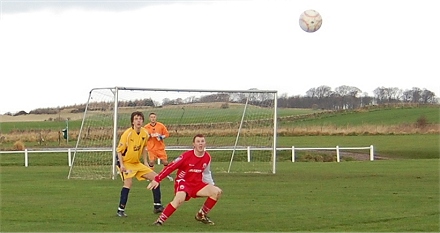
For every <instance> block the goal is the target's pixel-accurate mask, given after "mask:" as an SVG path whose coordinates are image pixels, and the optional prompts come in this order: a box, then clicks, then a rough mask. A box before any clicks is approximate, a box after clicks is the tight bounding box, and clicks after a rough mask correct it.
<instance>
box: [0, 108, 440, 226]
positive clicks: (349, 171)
mask: <svg viewBox="0 0 440 233" xmlns="http://www.w3.org/2000/svg"><path fill="white" fill-rule="evenodd" d="M382 110H383V111H382ZM306 113H312V111H311V110H303V112H302V113H300V112H296V113H292V112H289V110H281V113H280V114H279V116H289V114H306ZM439 113H440V112H439V108H438V107H437V108H425V107H422V108H388V109H379V110H374V111H368V112H348V113H339V114H337V115H332V114H330V115H319V116H320V117H315V118H313V117H312V118H309V119H302V120H299V121H292V122H285V121H282V123H280V126H281V127H295V126H302V125H310V126H320V125H335V126H338V127H350V126H356V125H363V124H368V125H396V124H397V125H400V124H414V123H415V122H416V121H417V119H418V118H420V117H421V116H424V117H426V119H427V121H428V123H429V124H439V121H440V117H439V116H440V114H439ZM63 124H64V122H27V123H25V122H9V123H1V124H0V130H2V131H3V132H7V131H9V130H33V129H39V128H41V129H51V128H55V129H59V128H62V127H63ZM79 125H80V121H72V122H71V123H69V127H72V128H79ZM170 139H172V138H170ZM180 139H181V140H184V138H180ZM208 142H209V141H208ZM187 143H189V142H187ZM73 144H74V142H72V145H73ZM208 144H209V143H208ZM369 145H373V146H374V149H375V155H376V156H380V157H382V158H385V159H383V160H382V159H381V160H376V161H343V162H341V163H336V162H295V163H292V162H289V160H290V157H291V152H290V151H288V150H286V151H279V152H278V153H277V158H278V159H277V161H278V162H277V164H276V174H271V173H270V172H269V173H266V174H257V173H244V172H234V173H225V172H220V171H224V169H223V168H224V167H226V166H227V164H225V163H227V162H226V160H228V159H226V160H225V159H223V160H221V159H219V157H221V156H219V155H218V154H213V156H215V158H214V160H213V164H212V166H213V167H212V170H213V171H214V174H213V175H214V179H215V181H216V183H217V185H219V186H220V187H221V188H222V189H223V190H224V195H223V197H222V199H221V200H220V201H219V203H218V205H217V206H216V207H215V209H214V210H213V211H212V212H211V214H210V216H211V218H212V219H213V220H214V221H215V222H216V225H215V226H205V225H203V224H201V223H199V222H196V221H195V220H194V216H193V215H194V214H195V212H196V211H197V210H198V209H199V208H200V206H201V204H202V202H203V199H194V200H191V201H189V202H187V203H185V204H184V205H183V206H182V207H181V208H179V209H178V210H177V211H176V212H175V214H174V215H173V216H171V218H170V219H169V220H168V221H167V222H166V224H165V225H164V226H163V227H154V226H152V225H151V223H152V222H153V221H154V220H155V219H156V218H157V215H154V214H153V213H152V194H151V191H148V190H146V188H145V186H146V185H147V182H145V181H144V182H139V181H135V182H134V185H133V188H132V190H131V191H130V197H129V201H128V207H127V214H128V215H129V217H128V218H123V219H121V218H117V217H116V216H115V211H116V208H117V204H118V201H119V193H120V190H121V185H122V184H121V181H120V180H111V179H109V180H68V179H67V175H68V172H69V167H68V162H67V153H35V154H34V153H31V154H29V167H24V166H23V164H24V156H23V153H21V154H1V155H0V193H1V196H0V199H1V205H0V211H1V212H0V217H1V218H0V219H1V222H0V231H1V232H304V231H308V232H439V230H440V221H439V219H440V187H439V183H440V180H439V175H440V173H439V165H440V159H439V156H440V135H438V134H435V133H434V134H409V135H407V134H400V135H393V134H387V135H358V136H354V135H353V136H342V135H333V136H316V135H313V136H279V137H278V146H277V147H291V146H295V147H335V146H340V147H359V146H369ZM2 146H6V145H5V144H3V145H2ZM36 148H38V147H36ZM302 153H305V152H298V154H297V155H298V156H302ZM317 153H320V152H317ZM356 153H362V154H366V155H368V150H365V151H356ZM216 155H217V156H216ZM175 156H176V154H175V153H170V158H173V157H175ZM222 158H223V157H222ZM228 158H229V157H228ZM262 164H263V163H261V162H260V163H258V162H252V163H251V164H248V163H241V164H238V162H237V163H235V162H234V163H233V166H234V167H240V166H241V167H244V166H246V165H248V166H260V165H262ZM263 165H264V164H263ZM268 170H269V169H268ZM172 187H173V186H172V183H171V182H169V181H167V180H165V181H163V183H162V190H163V202H164V203H165V204H166V203H168V202H169V201H171V199H172V197H173V190H172Z"/></svg>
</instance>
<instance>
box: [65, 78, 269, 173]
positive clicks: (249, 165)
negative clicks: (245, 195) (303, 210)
mask: <svg viewBox="0 0 440 233" xmlns="http://www.w3.org/2000/svg"><path fill="white" fill-rule="evenodd" d="M276 109H277V92H276V91H267V90H253V89H251V90H184V89H151V88H128V87H113V88H94V89H92V90H91V91H90V93H89V98H88V101H87V103H86V104H85V106H84V116H83V119H82V123H81V127H80V129H79V130H77V132H75V131H74V130H73V129H71V130H70V134H71V135H72V136H73V137H75V135H76V146H75V148H74V150H73V156H72V161H71V166H70V170H69V174H68V178H69V179H110V178H111V179H114V178H115V177H116V176H117V175H118V174H117V170H116V168H115V165H116V155H117V153H116V147H117V144H118V142H119V137H120V136H121V134H122V133H123V132H124V131H125V130H126V129H127V128H129V127H131V122H130V115H131V113H132V112H133V111H141V112H143V113H144V115H145V122H144V123H145V124H147V123H148V122H149V120H148V115H149V113H151V112H155V113H156V114H157V117H158V121H159V122H162V123H163V124H164V125H165V126H166V127H167V128H168V131H169V132H170V137H168V138H166V139H165V144H166V151H167V154H168V159H169V161H172V160H173V159H174V158H176V157H178V156H179V155H180V154H181V153H183V152H184V151H186V150H190V149H192V138H193V136H194V135H196V134H198V133H202V134H204V135H205V136H206V141H207V148H206V149H207V151H209V152H210V154H211V155H212V165H211V169H212V171H213V172H226V173H229V172H235V173H238V172H240V173H244V172H249V173H250V172H253V173H275V161H276V159H275V157H276V138H277V137H276V124H277V121H276V119H277V112H276ZM72 136H71V137H72ZM157 167H158V168H157V171H159V170H160V169H162V167H161V165H158V166H157Z"/></svg>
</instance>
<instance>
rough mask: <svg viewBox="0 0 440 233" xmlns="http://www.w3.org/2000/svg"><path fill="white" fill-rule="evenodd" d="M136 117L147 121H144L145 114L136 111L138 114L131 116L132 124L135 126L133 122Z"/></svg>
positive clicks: (134, 113)
mask: <svg viewBox="0 0 440 233" xmlns="http://www.w3.org/2000/svg"><path fill="white" fill-rule="evenodd" d="M135 116H141V117H142V120H145V119H144V114H143V113H142V112H140V111H136V112H133V113H132V114H131V124H133V120H134V117H135Z"/></svg>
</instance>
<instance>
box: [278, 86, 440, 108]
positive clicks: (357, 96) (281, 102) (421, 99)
mask: <svg viewBox="0 0 440 233" xmlns="http://www.w3.org/2000/svg"><path fill="white" fill-rule="evenodd" d="M398 103H412V104H437V103H438V98H437V97H436V95H435V93H434V92H432V91H430V90H428V89H421V88H418V87H413V88H412V89H410V90H402V89H399V88H397V87H378V88H376V89H374V91H373V96H370V95H368V93H366V92H362V91H361V89H359V88H357V87H353V86H346V85H343V86H339V87H336V88H335V89H334V90H332V88H331V87H329V86H324V85H323V86H319V87H316V88H310V89H309V90H308V91H307V92H306V95H305V96H287V94H282V95H281V96H280V97H279V98H278V106H279V107H282V108H321V109H329V110H338V109H356V108H359V107H364V106H371V105H382V104H398Z"/></svg>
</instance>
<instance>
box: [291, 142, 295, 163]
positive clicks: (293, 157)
mask: <svg viewBox="0 0 440 233" xmlns="http://www.w3.org/2000/svg"><path fill="white" fill-rule="evenodd" d="M294 162H295V146H292V163H294Z"/></svg>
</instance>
